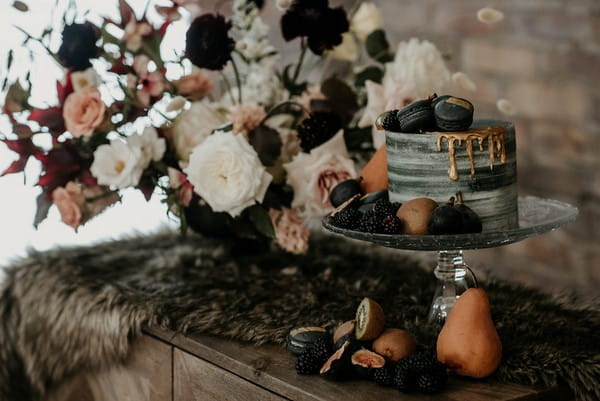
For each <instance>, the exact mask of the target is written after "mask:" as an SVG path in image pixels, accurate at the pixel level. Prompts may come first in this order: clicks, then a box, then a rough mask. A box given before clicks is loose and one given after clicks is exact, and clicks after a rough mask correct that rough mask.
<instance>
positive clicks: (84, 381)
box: [46, 336, 173, 401]
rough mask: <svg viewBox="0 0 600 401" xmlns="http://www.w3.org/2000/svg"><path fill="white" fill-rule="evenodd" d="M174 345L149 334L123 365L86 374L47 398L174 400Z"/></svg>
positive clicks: (75, 400)
mask: <svg viewBox="0 0 600 401" xmlns="http://www.w3.org/2000/svg"><path fill="white" fill-rule="evenodd" d="M172 350H173V348H172V347H171V346H169V345H168V344H165V343H163V342H161V341H159V340H156V339H154V338H152V337H149V336H143V337H141V338H139V339H138V340H136V341H135V342H134V344H133V345H132V350H131V354H130V356H129V358H128V359H127V361H126V362H125V364H124V365H122V366H116V367H113V368H111V369H108V370H104V371H101V372H98V373H84V374H80V375H77V376H75V377H73V378H72V379H70V380H68V381H67V382H65V383H63V384H62V385H61V386H60V387H59V388H58V389H56V390H55V391H53V392H51V393H50V394H49V396H48V397H47V398H46V400H47V401H170V400H171V399H172V358H173V351H172Z"/></svg>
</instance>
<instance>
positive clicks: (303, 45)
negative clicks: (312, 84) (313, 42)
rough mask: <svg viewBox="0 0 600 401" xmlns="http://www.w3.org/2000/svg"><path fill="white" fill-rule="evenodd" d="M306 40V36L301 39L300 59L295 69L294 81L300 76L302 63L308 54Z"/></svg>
mask: <svg viewBox="0 0 600 401" xmlns="http://www.w3.org/2000/svg"><path fill="white" fill-rule="evenodd" d="M306 48H307V46H306V42H305V41H304V38H302V40H301V41H300V58H299V59H298V64H296V69H295V70H294V77H293V79H292V80H293V81H294V83H295V82H296V81H297V80H298V77H299V76H300V70H301V69H302V64H303V63H304V58H305V56H306Z"/></svg>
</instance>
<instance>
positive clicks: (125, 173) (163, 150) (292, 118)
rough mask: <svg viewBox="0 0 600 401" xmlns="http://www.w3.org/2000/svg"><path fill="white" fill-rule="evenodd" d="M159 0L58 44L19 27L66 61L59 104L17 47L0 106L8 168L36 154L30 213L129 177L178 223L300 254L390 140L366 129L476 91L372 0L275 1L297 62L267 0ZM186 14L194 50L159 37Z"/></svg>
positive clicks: (80, 216)
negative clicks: (33, 76) (35, 192)
mask: <svg viewBox="0 0 600 401" xmlns="http://www.w3.org/2000/svg"><path fill="white" fill-rule="evenodd" d="M17 3H18V4H19V6H20V7H22V8H23V11H26V6H25V4H24V3H23V2H15V4H17ZM165 3H168V4H161V5H157V6H155V9H154V10H151V11H153V12H154V14H158V15H160V21H157V20H156V18H154V20H151V18H149V16H148V15H149V14H148V13H149V10H146V11H145V12H144V14H143V15H136V13H135V12H134V10H133V8H132V7H131V6H130V5H128V3H127V2H126V1H125V0H120V1H119V14H120V19H118V20H113V19H108V18H104V19H103V22H102V23H101V24H94V23H92V22H90V21H89V20H87V18H86V17H85V16H78V17H74V18H73V20H72V21H68V22H65V25H64V29H63V30H62V33H61V40H60V46H59V47H58V48H57V49H53V48H51V45H50V44H51V43H55V42H56V40H52V39H55V38H54V37H55V36H56V35H57V33H56V32H54V31H53V30H52V29H47V30H45V31H44V33H43V35H42V36H41V37H34V36H32V35H30V34H28V33H25V32H24V33H25V35H26V41H25V45H27V44H28V43H29V42H32V41H33V42H37V43H39V44H41V45H42V46H43V47H44V48H45V49H46V50H47V53H48V55H49V56H50V57H52V58H53V59H54V60H55V61H56V62H57V63H59V64H60V65H61V66H62V67H64V78H63V79H62V80H61V81H60V82H57V84H56V88H57V93H56V95H55V96H54V97H53V98H52V99H49V104H51V106H49V107H48V106H41V105H36V104H32V103H30V97H31V93H32V87H31V81H30V76H29V73H27V75H25V76H23V75H22V74H21V75H19V73H18V72H15V71H12V70H11V63H12V59H13V57H12V53H13V50H11V51H10V53H9V55H8V65H7V68H6V74H5V77H4V79H3V81H4V83H3V88H2V90H3V91H4V92H5V101H4V104H3V107H2V112H3V114H4V116H5V117H6V118H8V119H9V120H10V123H11V124H12V128H13V130H12V132H10V133H8V132H7V133H2V134H0V140H1V141H2V142H3V143H4V144H5V145H6V146H7V147H8V148H9V149H11V150H12V151H14V152H15V153H16V154H17V156H18V158H17V159H16V160H15V161H14V162H13V163H12V164H11V165H10V166H9V168H8V169H7V170H6V171H4V173H3V174H13V173H20V172H22V171H23V170H24V168H25V166H26V164H27V163H28V161H29V160H30V159H32V158H33V159H36V160H37V161H39V162H40V163H41V174H40V176H39V180H38V181H37V185H38V186H39V187H40V188H41V194H40V195H39V197H38V211H37V214H36V217H35V222H34V224H35V225H37V224H39V223H40V222H41V221H42V220H43V219H44V218H45V217H46V215H47V213H48V210H49V208H50V207H52V206H53V205H55V206H56V207H58V209H59V211H60V214H61V217H62V219H63V221H64V222H65V223H66V224H68V225H70V226H72V227H73V228H75V229H77V227H79V226H80V225H82V224H85V223H86V222H87V221H89V220H90V219H91V218H93V217H94V216H96V215H98V214H100V213H102V211H103V210H105V209H106V208H107V207H108V206H110V205H112V204H114V203H115V202H118V201H119V199H120V197H119V191H121V190H123V189H125V188H130V187H132V188H136V189H139V190H140V191H142V192H143V194H144V195H145V196H146V198H147V199H149V198H150V197H151V196H152V194H153V193H158V194H161V195H162V196H163V197H164V202H165V204H166V209H167V211H168V213H169V214H170V215H172V216H174V217H176V218H178V219H179V221H180V222H181V227H182V230H183V231H184V232H185V230H186V229H187V228H188V227H192V228H193V229H195V230H197V231H200V232H203V233H206V234H209V235H222V236H238V237H245V238H259V239H265V240H274V241H275V242H276V243H277V244H278V245H280V246H281V247H283V248H284V249H286V250H287V251H289V252H294V253H302V252H305V251H306V249H307V246H308V236H309V228H310V227H311V224H312V223H314V222H315V221H320V218H321V217H322V216H324V215H325V214H327V213H329V212H331V211H332V210H333V207H332V205H331V203H330V201H329V193H330V190H331V189H332V188H333V187H334V186H335V185H336V184H338V183H339V182H341V181H343V180H346V179H348V178H355V177H356V176H357V174H358V171H359V169H358V167H359V166H360V164H361V163H362V162H363V161H365V160H366V159H367V158H368V157H369V155H370V153H371V152H372V151H373V150H375V149H376V148H378V147H379V146H381V144H382V143H383V139H382V138H381V137H379V136H378V135H380V134H378V133H376V131H375V130H372V127H373V123H374V121H375V118H376V117H377V116H378V115H379V114H380V113H382V112H383V111H385V110H388V109H392V108H399V107H402V106H404V105H406V104H408V103H410V102H412V101H413V100H415V99H417V98H420V97H426V96H428V95H430V94H431V93H433V92H436V91H438V92H440V91H443V90H445V89H446V88H447V87H448V86H449V85H460V86H462V87H463V88H466V89H470V90H474V89H475V85H474V83H473V82H472V81H471V80H470V79H469V78H468V77H467V76H466V75H464V74H462V73H455V74H451V73H450V71H449V70H448V67H447V66H446V63H445V60H444V57H443V56H442V54H441V53H440V52H439V50H438V49H437V48H436V47H435V46H434V45H433V44H432V43H430V42H428V41H420V40H418V39H416V38H412V39H410V40H407V41H403V42H401V43H399V44H398V45H397V46H394V47H392V46H390V44H389V42H388V40H387V38H386V34H385V31H384V30H383V23H382V16H381V13H380V11H379V10H378V8H377V7H376V6H375V5H374V4H372V3H362V4H360V7H358V8H357V9H355V10H345V9H343V8H342V7H332V6H330V5H329V3H328V0H276V1H275V4H276V6H277V8H278V9H279V10H280V12H281V18H280V24H279V27H278V28H279V30H280V33H281V35H282V37H283V39H284V40H285V42H286V46H290V47H292V48H295V47H297V48H299V53H298V54H299V58H298V60H297V61H294V62H291V63H289V64H286V63H284V62H283V61H282V60H284V58H283V57H282V56H281V54H280V49H277V48H276V47H274V46H273V45H272V43H271V41H270V39H269V37H270V36H269V35H270V33H276V32H270V31H271V30H273V31H275V30H276V29H273V28H274V27H272V26H269V25H268V24H267V23H265V21H264V20H263V19H262V17H261V9H262V8H263V7H264V6H265V5H264V4H263V1H259V0H234V1H233V5H232V10H231V13H230V14H229V13H228V14H229V16H228V17H226V16H224V15H221V14H219V13H217V12H211V11H206V10H202V9H201V7H200V6H198V4H197V2H194V1H192V0H171V1H169V2H166V0H165ZM269 6H270V5H269ZM182 21H183V22H185V23H189V27H188V29H187V33H186V35H185V38H184V37H181V39H180V40H181V43H182V44H183V43H185V51H184V52H181V54H178V53H176V54H174V55H173V54H172V53H173V52H172V51H170V52H169V51H166V49H165V48H164V46H161V44H162V41H163V38H164V36H165V33H166V32H167V31H168V30H169V29H170V27H171V26H172V25H173V24H174V23H176V22H178V23H182ZM284 50H285V49H284ZM288 53H289V51H288ZM167 54H169V56H168V57H167ZM332 66H334V67H340V68H334V69H335V73H331V72H329V73H328V71H331V70H332V68H331V67H332ZM315 71H322V74H321V75H320V76H318V77H317V75H318V74H315ZM344 71H346V72H345V73H344ZM328 74H329V75H328ZM0 78H1V77H0ZM9 78H10V79H9ZM41 138H45V139H44V140H42V139H41Z"/></svg>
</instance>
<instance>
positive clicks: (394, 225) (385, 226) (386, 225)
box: [381, 214, 403, 234]
mask: <svg viewBox="0 0 600 401" xmlns="http://www.w3.org/2000/svg"><path fill="white" fill-rule="evenodd" d="M402 227H403V225H402V220H400V219H399V218H398V216H396V215H395V214H390V215H388V216H385V217H384V218H383V221H382V223H381V232H382V233H383V234H401V233H402Z"/></svg>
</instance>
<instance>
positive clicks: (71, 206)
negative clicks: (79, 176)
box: [52, 181, 119, 230]
mask: <svg viewBox="0 0 600 401" xmlns="http://www.w3.org/2000/svg"><path fill="white" fill-rule="evenodd" d="M118 200H119V196H118V194H117V193H116V192H115V191H111V190H110V189H108V187H105V186H96V187H84V186H83V185H81V184H77V183H75V182H73V181H70V182H68V183H67V185H66V186H65V187H58V188H56V189H55V190H54V191H53V192H52V201H53V202H54V204H55V205H56V207H58V211H59V212H60V217H61V218H62V221H63V222H64V223H65V224H67V225H69V226H71V227H73V228H74V229H75V230H77V228H78V227H79V226H81V225H83V224H85V223H86V222H87V221H89V220H90V219H91V218H92V217H95V216H97V215H99V214H100V213H102V212H103V211H104V209H106V208H107V207H108V206H110V205H112V204H114V203H116V202H117V201H118Z"/></svg>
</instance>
